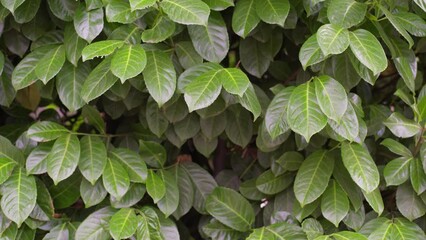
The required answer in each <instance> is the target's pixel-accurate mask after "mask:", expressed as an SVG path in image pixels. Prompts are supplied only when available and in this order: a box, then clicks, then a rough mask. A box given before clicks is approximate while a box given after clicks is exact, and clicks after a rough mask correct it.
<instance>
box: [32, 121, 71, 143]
mask: <svg viewBox="0 0 426 240" xmlns="http://www.w3.org/2000/svg"><path fill="white" fill-rule="evenodd" d="M67 133H69V130H68V129H66V128H65V127H63V126H62V125H59V124H57V123H54V122H49V121H42V122H37V123H35V124H33V125H32V126H31V127H30V128H29V129H28V131H27V136H28V137H29V138H31V139H32V140H34V141H37V142H43V141H51V140H55V139H57V138H59V137H61V136H64V135H66V134H67Z"/></svg>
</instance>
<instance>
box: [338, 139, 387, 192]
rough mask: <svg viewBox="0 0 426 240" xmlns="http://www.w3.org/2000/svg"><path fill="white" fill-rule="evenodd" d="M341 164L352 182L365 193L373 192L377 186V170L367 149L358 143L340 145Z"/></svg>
mask: <svg viewBox="0 0 426 240" xmlns="http://www.w3.org/2000/svg"><path fill="white" fill-rule="evenodd" d="M341 150H342V151H341V155H342V159H343V164H344V165H345V167H346V169H347V170H348V172H349V174H350V175H351V177H352V179H353V180H354V182H355V183H356V184H357V185H358V186H359V187H360V188H361V189H363V190H364V191H365V192H367V193H370V192H372V191H374V189H376V188H377V187H378V185H379V180H380V179H379V178H380V177H379V170H378V169H377V166H376V164H375V163H374V161H373V159H372V158H371V156H370V153H369V152H368V150H367V149H365V148H364V147H363V146H361V145H360V144H358V143H348V142H343V143H342V149H341Z"/></svg>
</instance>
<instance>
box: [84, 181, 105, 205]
mask: <svg viewBox="0 0 426 240" xmlns="http://www.w3.org/2000/svg"><path fill="white" fill-rule="evenodd" d="M80 194H81V199H82V200H83V202H84V206H85V207H86V208H89V207H92V206H95V205H96V204H99V203H100V202H102V201H103V200H104V199H105V197H106V195H107V194H108V192H107V191H106V189H105V187H104V185H103V183H102V181H100V180H99V181H97V182H95V183H94V184H92V183H90V182H89V181H87V180H85V179H83V180H82V181H81V184H80Z"/></svg>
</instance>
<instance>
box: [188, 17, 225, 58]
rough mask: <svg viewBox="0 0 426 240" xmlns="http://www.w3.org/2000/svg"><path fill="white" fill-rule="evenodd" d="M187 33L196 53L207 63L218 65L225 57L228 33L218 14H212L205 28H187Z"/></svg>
mask: <svg viewBox="0 0 426 240" xmlns="http://www.w3.org/2000/svg"><path fill="white" fill-rule="evenodd" d="M188 33H189V36H190V37H191V41H192V44H193V45H194V48H195V50H196V51H197V53H198V54H200V56H201V57H203V58H204V59H206V60H207V61H210V62H217V63H220V62H221V61H222V60H223V59H224V58H225V57H226V56H227V54H228V51H229V37H228V31H227V28H226V25H225V21H224V20H223V18H222V16H221V15H220V14H219V13H216V12H212V13H211V14H210V17H209V20H208V23H207V24H206V25H205V26H196V25H194V26H188Z"/></svg>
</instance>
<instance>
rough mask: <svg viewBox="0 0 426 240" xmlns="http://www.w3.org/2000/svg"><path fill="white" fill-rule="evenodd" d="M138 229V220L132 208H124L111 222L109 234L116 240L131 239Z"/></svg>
mask: <svg viewBox="0 0 426 240" xmlns="http://www.w3.org/2000/svg"><path fill="white" fill-rule="evenodd" d="M137 227H138V219H137V217H136V213H135V211H134V210H133V209H132V208H122V209H120V210H119V211H118V212H116V213H115V214H114V215H112V217H111V219H110V220H109V232H110V233H111V236H112V237H113V238H114V239H125V238H129V237H131V236H132V235H133V234H134V233H135V232H136V228H137Z"/></svg>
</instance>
